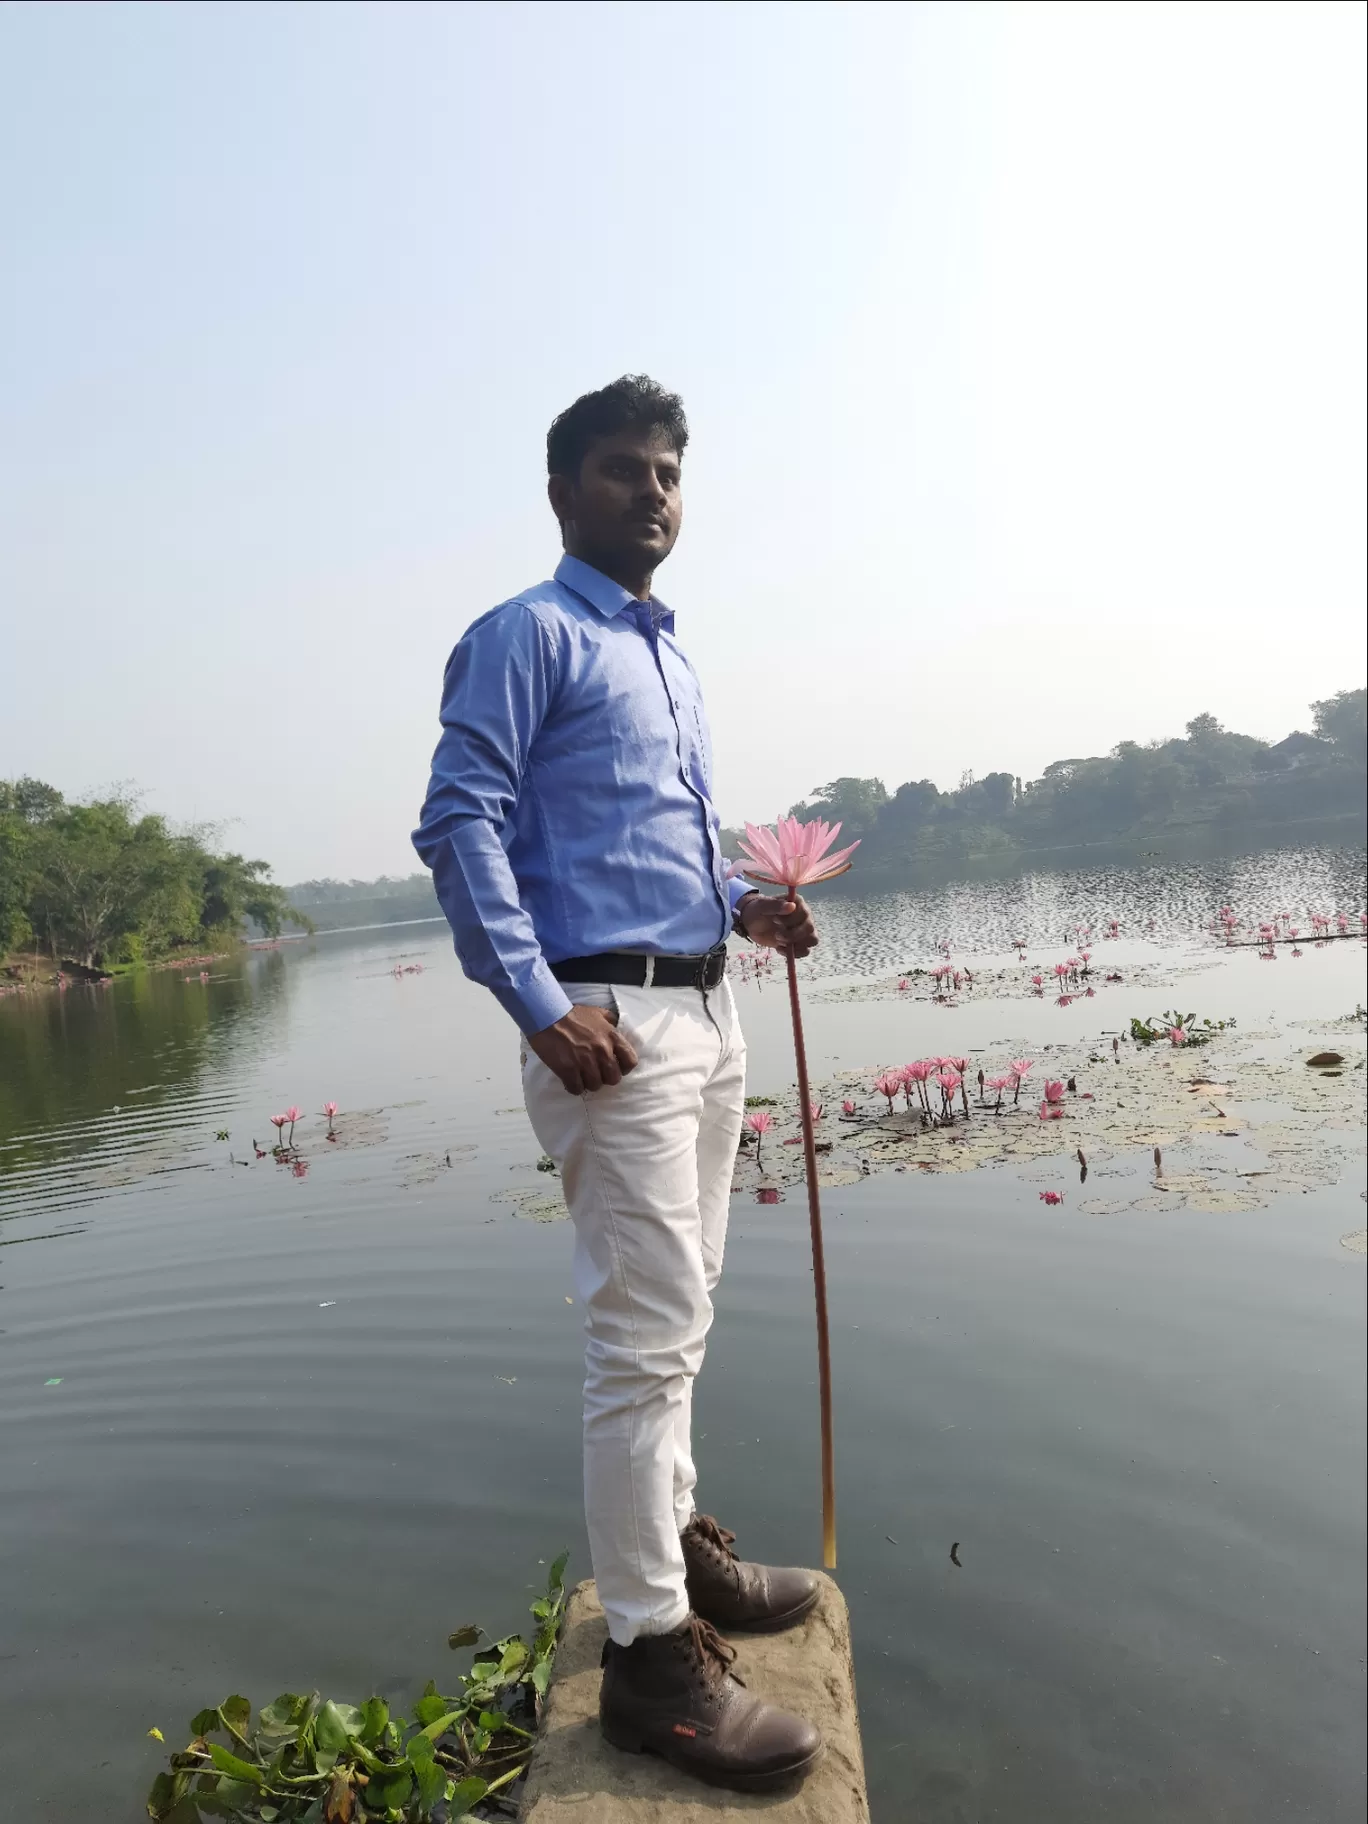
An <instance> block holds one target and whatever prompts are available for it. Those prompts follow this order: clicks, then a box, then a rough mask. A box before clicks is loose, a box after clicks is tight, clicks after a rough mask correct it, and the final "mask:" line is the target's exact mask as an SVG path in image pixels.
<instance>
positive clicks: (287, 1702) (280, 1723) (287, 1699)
mask: <svg viewBox="0 0 1368 1824" xmlns="http://www.w3.org/2000/svg"><path fill="white" fill-rule="evenodd" d="M317 1702H318V1693H317V1691H314V1692H311V1693H310V1694H309V1695H308V1696H307V1697H306V1696H304V1695H303V1694H302V1693H300V1692H297V1691H283V1692H282V1693H281V1694H280V1696H279V1697H278V1698H277V1699H276V1700H275V1702H274V1703H273V1704H267V1705H266V1707H265V1709H264V1710H263V1711H262V1712H261V1715H260V1716H259V1717H258V1718H257V1727H258V1728H259V1729H260V1730H261V1731H262V1732H263V1734H266V1735H293V1734H294V1732H295V1731H296V1730H297V1729H299V1728H301V1727H302V1726H303V1725H304V1724H305V1723H307V1722H308V1720H309V1717H310V1715H311V1714H312V1712H313V1706H314V1705H315V1704H316V1703H317Z"/></svg>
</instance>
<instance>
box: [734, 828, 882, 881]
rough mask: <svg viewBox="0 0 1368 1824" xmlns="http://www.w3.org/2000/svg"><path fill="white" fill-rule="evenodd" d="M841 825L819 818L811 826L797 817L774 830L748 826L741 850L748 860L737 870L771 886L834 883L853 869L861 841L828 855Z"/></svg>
mask: <svg viewBox="0 0 1368 1824" xmlns="http://www.w3.org/2000/svg"><path fill="white" fill-rule="evenodd" d="M840 832H841V826H840V824H839V823H825V822H823V820H822V819H821V818H820V817H815V818H814V819H813V820H812V822H811V823H799V821H798V819H797V818H796V817H781V818H780V819H779V821H778V824H777V825H776V826H775V828H774V829H772V830H770V829H766V828H765V827H764V826H763V825H760V824H754V823H748V824H747V825H746V834H745V836H744V837H743V838H741V839H740V841H739V842H738V845H737V846H738V847H739V848H740V849H741V851H742V853H743V854H744V856H745V857H746V859H745V861H743V862H741V863H739V864H737V865H736V866H734V868H733V870H732V871H733V873H737V874H744V875H745V876H746V878H747V879H748V880H764V881H768V882H769V883H770V885H771V886H776V887H787V888H788V889H789V891H790V892H796V891H797V889H798V888H799V887H811V886H815V885H816V884H817V882H818V881H822V880H834V879H835V877H836V876H837V875H838V874H844V873H845V872H846V871H847V869H848V868H849V867H850V857H851V856H852V855H853V854H854V853H855V851H856V849H858V848H859V846H860V845H859V841H858V839H857V840H856V841H855V842H852V843H851V844H850V846H849V847H848V848H844V849H838V850H837V851H836V853H835V854H834V855H831V854H828V853H827V851H828V850H829V849H830V847H831V845H832V843H833V842H835V840H836V838H837V836H839V835H840Z"/></svg>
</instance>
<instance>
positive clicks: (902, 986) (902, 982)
mask: <svg viewBox="0 0 1368 1824" xmlns="http://www.w3.org/2000/svg"><path fill="white" fill-rule="evenodd" d="M906 988H907V977H906V976H905V975H900V976H899V977H898V993H899V994H902V993H904V992H905V991H906Z"/></svg>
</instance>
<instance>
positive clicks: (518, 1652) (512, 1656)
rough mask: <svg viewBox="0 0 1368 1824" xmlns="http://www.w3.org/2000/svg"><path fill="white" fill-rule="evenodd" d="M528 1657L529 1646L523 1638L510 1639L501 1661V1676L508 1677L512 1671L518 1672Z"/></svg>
mask: <svg viewBox="0 0 1368 1824" xmlns="http://www.w3.org/2000/svg"><path fill="white" fill-rule="evenodd" d="M526 1658H527V1648H526V1646H525V1645H524V1643H523V1642H522V1641H521V1640H510V1641H509V1643H508V1646H507V1648H506V1650H505V1652H504V1656H503V1658H502V1659H501V1660H500V1661H499V1676H500V1678H507V1677H509V1675H510V1674H511V1673H514V1672H516V1671H517V1670H518V1668H519V1666H521V1665H522V1663H523V1661H524V1660H525V1659H526Z"/></svg>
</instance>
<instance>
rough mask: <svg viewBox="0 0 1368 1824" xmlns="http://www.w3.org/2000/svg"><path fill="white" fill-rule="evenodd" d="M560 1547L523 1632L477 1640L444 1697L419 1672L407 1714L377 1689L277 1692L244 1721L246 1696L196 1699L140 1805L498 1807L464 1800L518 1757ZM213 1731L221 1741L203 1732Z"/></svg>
mask: <svg viewBox="0 0 1368 1824" xmlns="http://www.w3.org/2000/svg"><path fill="white" fill-rule="evenodd" d="M568 1556H569V1554H568V1553H565V1552H562V1553H561V1555H560V1557H559V1558H557V1560H556V1562H555V1563H554V1564H553V1565H552V1566H551V1569H550V1573H549V1575H548V1577H547V1583H546V1594H545V1595H544V1596H541V1597H538V1599H537V1600H536V1601H535V1602H534V1603H533V1604H532V1617H533V1619H534V1621H535V1622H536V1624H537V1625H536V1630H535V1632H534V1634H533V1637H532V1640H531V1642H530V1643H529V1642H527V1641H525V1640H524V1639H523V1637H522V1635H521V1634H510V1635H509V1636H508V1637H507V1638H506V1639H504V1640H498V1641H492V1642H490V1643H489V1644H488V1645H486V1646H484V1647H482V1648H479V1650H478V1651H477V1652H476V1654H475V1658H474V1662H473V1664H472V1666H471V1669H470V1671H469V1672H468V1673H463V1674H461V1675H459V1677H458V1679H457V1685H458V1690H457V1692H456V1694H455V1695H453V1696H449V1697H448V1696H444V1695H443V1694H442V1693H441V1692H440V1691H439V1690H438V1689H437V1686H436V1684H435V1683H434V1682H432V1681H431V1680H430V1681H429V1682H428V1685H427V1688H426V1690H425V1691H424V1693H423V1695H422V1696H421V1697H420V1698H419V1699H418V1701H417V1703H416V1704H415V1705H414V1707H413V1714H412V1716H408V1717H405V1716H399V1717H394V1716H391V1714H390V1709H389V1705H388V1704H387V1703H386V1702H385V1700H384V1699H383V1698H380V1697H371V1698H368V1699H367V1700H366V1702H365V1703H364V1704H360V1705H357V1704H340V1703H335V1702H333V1701H332V1700H331V1699H329V1700H326V1701H325V1700H323V1699H321V1698H320V1696H319V1694H318V1692H316V1691H314V1692H310V1693H308V1694H304V1693H299V1692H291V1691H287V1692H285V1693H284V1694H283V1695H282V1696H280V1697H278V1698H277V1699H276V1700H275V1702H274V1703H272V1704H267V1705H266V1706H265V1707H264V1708H263V1709H262V1710H260V1711H259V1712H258V1713H257V1716H256V1719H255V1722H254V1721H253V1716H252V1706H251V1704H250V1703H249V1702H248V1701H247V1699H246V1698H245V1697H238V1696H233V1697H226V1698H224V1700H223V1702H222V1703H221V1704H217V1705H215V1706H214V1707H213V1708H211V1709H207V1710H201V1711H200V1712H199V1713H198V1715H196V1716H194V1717H192V1718H191V1721H190V1737H191V1739H190V1741H189V1743H188V1745H187V1746H186V1747H185V1748H184V1749H182V1750H180V1751H179V1752H178V1753H175V1754H172V1755H171V1757H170V1769H169V1771H167V1772H163V1773H159V1774H158V1775H157V1777H156V1779H155V1780H154V1781H153V1784H152V1790H151V1792H150V1793H149V1794H148V1799H147V1812H148V1816H149V1817H151V1818H153V1819H156V1820H158V1824H198V1820H199V1819H200V1818H202V1817H215V1818H229V1819H235V1820H238V1821H239V1824H276V1821H277V1820H279V1824H286V1821H287V1820H293V1819H299V1820H309V1821H310V1824H312V1821H313V1820H318V1821H319V1824H367V1820H372V1819H374V1820H379V1819H384V1820H386V1821H387V1824H388V1821H389V1820H393V1821H394V1824H400V1821H402V1824H419V1820H425V1819H430V1818H432V1816H433V1813H434V1810H435V1809H436V1808H437V1807H438V1806H444V1807H445V1808H446V1810H445V1814H444V1815H445V1816H447V1817H449V1818H451V1819H459V1818H463V1817H471V1816H474V1817H478V1816H481V1815H485V1816H492V1815H497V1814H495V1813H492V1812H482V1811H477V1810H476V1808H477V1807H482V1805H483V1802H484V1801H485V1800H487V1799H490V1798H492V1797H493V1796H494V1795H496V1794H499V1793H502V1792H506V1791H507V1789H508V1788H509V1787H510V1786H511V1785H512V1784H513V1782H514V1781H515V1780H517V1778H518V1776H519V1775H520V1774H521V1773H522V1772H523V1771H524V1770H525V1769H526V1767H527V1764H528V1761H529V1760H530V1758H531V1754H532V1746H533V1741H534V1739H535V1731H536V1724H537V1720H538V1717H539V1715H540V1712H541V1704H542V1699H543V1698H544V1697H545V1695H546V1689H547V1686H548V1685H549V1684H550V1682H551V1668H552V1665H553V1663H554V1661H555V1655H556V1641H557V1637H558V1635H559V1633H560V1627H561V1622H562V1619H563V1616H564V1611H565V1581H564V1580H565V1565H566V1560H567V1558H568ZM482 1632H483V1630H482V1629H480V1628H478V1627H473V1626H472V1627H465V1628H459V1629H458V1630H457V1631H456V1632H455V1633H454V1634H452V1635H451V1636H450V1638H449V1645H450V1646H452V1647H453V1648H461V1647H470V1646H477V1645H478V1642H479V1640H480V1637H481V1634H482ZM149 1733H150V1734H153V1735H155V1736H156V1737H157V1739H158V1740H164V1739H165V1738H164V1737H163V1736H162V1735H161V1732H160V1730H152V1731H149ZM216 1736H217V1737H222V1738H223V1739H222V1740H221V1741H216V1740H211V1739H210V1738H211V1737H216ZM505 1815H506V1814H505Z"/></svg>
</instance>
